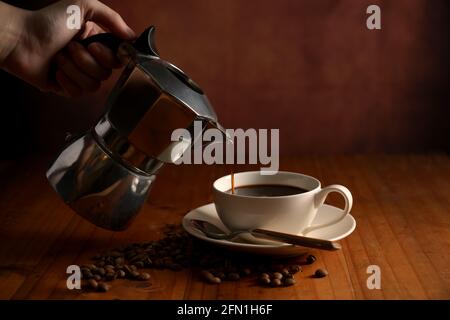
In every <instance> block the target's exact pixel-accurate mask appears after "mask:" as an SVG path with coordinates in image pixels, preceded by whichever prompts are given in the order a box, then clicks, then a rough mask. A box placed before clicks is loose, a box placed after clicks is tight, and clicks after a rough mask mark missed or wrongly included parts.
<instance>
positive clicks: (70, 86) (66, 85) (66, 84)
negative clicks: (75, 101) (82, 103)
mask: <svg viewBox="0 0 450 320" xmlns="http://www.w3.org/2000/svg"><path fill="white" fill-rule="evenodd" d="M56 81H57V82H58V84H59V85H60V87H61V88H62V89H63V90H64V93H65V95H66V96H68V97H77V96H79V95H81V89H80V87H78V86H77V85H76V84H75V83H74V82H73V81H72V80H70V79H69V77H68V76H67V75H66V74H65V73H64V72H63V71H62V70H58V71H56Z"/></svg>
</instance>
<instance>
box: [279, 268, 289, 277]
mask: <svg viewBox="0 0 450 320" xmlns="http://www.w3.org/2000/svg"><path fill="white" fill-rule="evenodd" d="M280 273H281V274H282V275H283V277H289V276H290V275H291V273H290V272H289V270H288V269H287V268H283V269H281V271H280Z"/></svg>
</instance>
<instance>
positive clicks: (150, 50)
mask: <svg viewBox="0 0 450 320" xmlns="http://www.w3.org/2000/svg"><path fill="white" fill-rule="evenodd" d="M155 30H156V29H155V27H154V26H150V27H148V28H147V29H145V31H144V32H143V33H142V34H141V35H140V36H139V37H138V38H137V39H136V41H134V42H133V44H132V46H133V47H134V49H136V51H138V52H139V53H141V54H147V55H151V56H154V57H159V53H158V50H157V49H156V45H155ZM79 42H80V43H81V44H82V45H83V46H85V47H87V46H88V45H90V44H91V43H94V42H98V43H101V44H103V45H104V46H106V47H108V48H110V49H111V50H112V51H113V52H118V50H119V47H120V45H121V44H122V43H123V42H125V41H124V40H122V39H120V38H118V37H116V36H115V35H114V34H112V33H98V34H96V35H93V36H90V37H88V38H86V39H83V40H80V41H79Z"/></svg>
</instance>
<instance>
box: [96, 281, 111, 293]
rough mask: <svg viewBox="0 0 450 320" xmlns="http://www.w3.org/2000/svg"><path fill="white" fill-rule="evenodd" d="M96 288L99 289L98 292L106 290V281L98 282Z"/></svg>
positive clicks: (107, 287)
mask: <svg viewBox="0 0 450 320" xmlns="http://www.w3.org/2000/svg"><path fill="white" fill-rule="evenodd" d="M97 290H98V291H100V292H106V291H108V290H109V286H108V285H107V284H106V283H104V282H100V283H99V284H98V287H97Z"/></svg>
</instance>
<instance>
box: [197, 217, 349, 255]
mask: <svg viewBox="0 0 450 320" xmlns="http://www.w3.org/2000/svg"><path fill="white" fill-rule="evenodd" d="M190 223H191V225H192V227H194V228H195V229H197V230H200V231H201V232H203V233H204V234H205V235H206V236H207V237H209V238H212V239H219V240H232V239H234V238H236V237H237V236H239V235H240V234H242V233H250V234H251V235H253V236H255V237H257V238H264V239H269V240H275V241H279V242H285V243H289V244H295V245H298V246H303V247H308V248H316V249H322V250H339V249H341V248H342V247H341V245H340V244H339V243H337V242H332V241H328V240H322V239H315V238H309V237H302V236H297V235H293V234H288V233H283V232H277V231H271V230H265V229H252V230H239V231H233V232H230V233H226V232H225V231H223V230H222V229H220V228H219V227H217V226H216V225H214V224H212V223H210V222H208V221H204V220H197V219H192V220H191V222H190Z"/></svg>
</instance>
